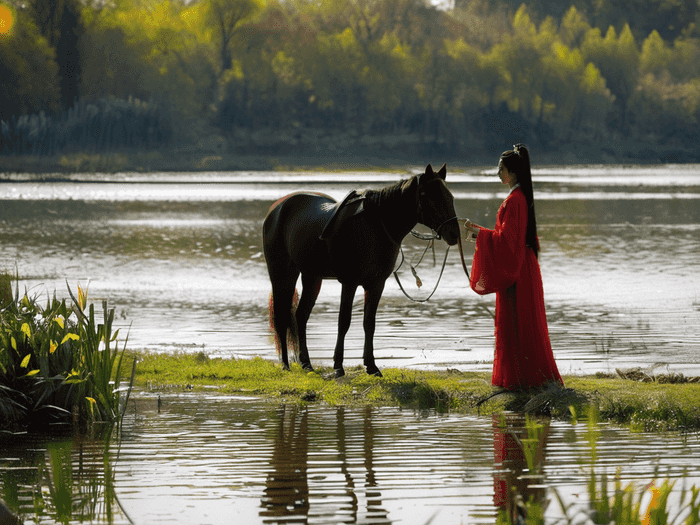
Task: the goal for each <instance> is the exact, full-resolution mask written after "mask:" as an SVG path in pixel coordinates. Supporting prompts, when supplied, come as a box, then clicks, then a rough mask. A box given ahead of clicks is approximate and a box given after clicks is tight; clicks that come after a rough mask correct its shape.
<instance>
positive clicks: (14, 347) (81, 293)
mask: <svg viewBox="0 0 700 525" xmlns="http://www.w3.org/2000/svg"><path fill="white" fill-rule="evenodd" d="M0 284H1V285H2V287H3V292H2V293H1V294H0V297H7V294H8V285H9V286H10V290H11V284H10V283H8V281H7V278H6V277H5V278H4V281H0ZM18 289H19V287H17V291H16V292H15V293H14V295H13V296H12V297H11V298H10V299H9V300H6V301H5V302H4V303H3V304H2V307H1V308H0V416H2V423H0V426H5V427H9V428H13V427H37V426H39V427H43V426H46V425H49V424H52V423H63V424H85V423H90V422H96V421H102V422H108V423H114V422H118V421H119V420H120V418H121V414H122V411H121V410H120V402H121V401H124V399H123V398H124V396H125V395H126V396H128V393H129V392H128V391H129V388H130V387H129V386H126V387H124V388H122V387H121V381H122V372H123V371H122V360H123V359H122V358H123V354H124V350H125V348H126V341H124V344H123V345H122V347H121V349H120V348H119V344H118V341H117V337H118V335H119V330H114V328H113V321H114V310H113V309H108V307H107V302H106V301H103V302H102V312H101V314H99V315H98V314H97V313H96V311H95V307H94V305H93V304H90V305H88V303H87V290H86V289H83V288H82V287H81V286H80V285H78V292H77V297H76V296H75V295H74V294H73V291H72V290H71V289H70V287H68V291H69V294H70V296H71V299H72V305H70V306H69V305H68V304H67V301H66V300H65V299H63V300H58V299H57V298H56V295H55V293H54V296H53V298H49V299H48V300H47V302H46V305H45V306H41V304H40V303H39V300H38V298H36V297H34V298H32V297H29V296H28V295H27V293H25V294H24V295H23V296H21V297H20V295H19V292H18ZM10 293H11V292H10ZM132 377H133V373H132ZM122 405H123V403H122Z"/></svg>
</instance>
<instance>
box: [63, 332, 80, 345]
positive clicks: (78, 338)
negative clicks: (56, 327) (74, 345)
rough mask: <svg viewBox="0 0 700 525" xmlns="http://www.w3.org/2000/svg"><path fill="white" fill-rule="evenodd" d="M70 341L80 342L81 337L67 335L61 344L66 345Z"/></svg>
mask: <svg viewBox="0 0 700 525" xmlns="http://www.w3.org/2000/svg"><path fill="white" fill-rule="evenodd" d="M68 340H73V341H80V336H79V335H78V334H66V336H65V337H64V338H63V340H61V343H60V344H63V343H65V342H66V341H68Z"/></svg>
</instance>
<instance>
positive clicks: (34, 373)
mask: <svg viewBox="0 0 700 525" xmlns="http://www.w3.org/2000/svg"><path fill="white" fill-rule="evenodd" d="M38 373H39V369H38V368H37V369H36V370H31V371H29V372H27V373H26V374H25V377H32V376H35V375H37V374H38Z"/></svg>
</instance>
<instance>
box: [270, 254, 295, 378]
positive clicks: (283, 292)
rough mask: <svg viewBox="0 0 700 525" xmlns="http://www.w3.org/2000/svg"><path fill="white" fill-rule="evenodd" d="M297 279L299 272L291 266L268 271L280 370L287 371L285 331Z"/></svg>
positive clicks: (290, 320)
mask: <svg viewBox="0 0 700 525" xmlns="http://www.w3.org/2000/svg"><path fill="white" fill-rule="evenodd" d="M298 278H299V271H298V270H296V269H295V268H293V267H292V266H291V265H290V266H289V267H288V268H286V269H285V271H274V270H271V271H270V280H271V281H272V305H273V309H274V310H273V311H274V313H273V316H272V320H273V322H274V323H275V333H276V334H277V340H278V342H279V345H280V353H281V356H282V368H284V369H285V370H289V357H288V355H287V331H288V330H289V328H290V326H291V324H292V301H293V299H294V288H295V286H296V283H297V279H298Z"/></svg>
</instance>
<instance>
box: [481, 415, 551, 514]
mask: <svg viewBox="0 0 700 525" xmlns="http://www.w3.org/2000/svg"><path fill="white" fill-rule="evenodd" d="M549 423H550V422H549V420H548V419H544V420H543V421H541V422H532V423H531V424H530V429H529V430H528V424H527V420H526V418H525V417H524V416H522V415H519V414H514V415H512V416H511V415H509V416H499V415H494V416H493V453H494V462H495V467H496V471H495V472H494V475H493V485H494V495H493V503H494V505H495V506H496V507H497V508H498V509H500V510H501V511H503V512H505V513H506V515H507V516H508V517H509V518H510V519H509V521H508V523H525V521H526V519H527V510H526V508H527V507H526V504H527V503H528V502H531V501H532V502H536V503H540V504H541V505H542V507H543V508H546V502H545V496H546V489H545V488H544V487H545V485H544V483H543V482H544V475H543V474H542V469H543V468H544V460H545V452H546V446H547V437H548V435H549ZM528 462H529V463H530V465H528ZM531 468H532V469H533V470H534V471H530V469H531ZM526 471H527V472H528V476H523V473H524V472H526Z"/></svg>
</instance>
